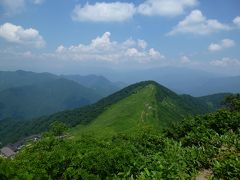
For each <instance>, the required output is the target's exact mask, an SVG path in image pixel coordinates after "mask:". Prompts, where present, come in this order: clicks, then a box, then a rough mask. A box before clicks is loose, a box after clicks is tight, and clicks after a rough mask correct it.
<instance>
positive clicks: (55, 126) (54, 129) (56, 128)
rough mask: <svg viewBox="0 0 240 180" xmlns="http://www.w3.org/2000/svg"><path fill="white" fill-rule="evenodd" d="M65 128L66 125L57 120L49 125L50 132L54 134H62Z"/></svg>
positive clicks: (66, 128)
mask: <svg viewBox="0 0 240 180" xmlns="http://www.w3.org/2000/svg"><path fill="white" fill-rule="evenodd" d="M67 130H68V127H67V125H66V124H64V123H62V122H59V121H55V122H53V123H52V124H51V125H50V132H51V133H52V134H53V135H54V136H62V135H63V134H64V133H65V132H66V131H67Z"/></svg>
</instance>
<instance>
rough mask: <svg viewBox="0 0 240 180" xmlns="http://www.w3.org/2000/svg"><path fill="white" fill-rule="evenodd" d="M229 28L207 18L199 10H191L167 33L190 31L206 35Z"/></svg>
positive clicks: (229, 28)
mask: <svg viewBox="0 0 240 180" xmlns="http://www.w3.org/2000/svg"><path fill="white" fill-rule="evenodd" d="M227 30H231V27H230V26H228V25H226V24H222V23H220V22H219V21H218V20H215V19H207V18H206V17H205V16H203V14H202V12H201V11H200V10H193V11H192V12H191V13H190V15H188V16H187V17H186V18H185V19H184V20H182V21H180V22H179V23H178V25H177V26H176V27H174V28H173V30H172V31H171V32H169V33H168V35H174V34H178V33H182V34H184V33H192V34H197V35H207V34H211V33H214V32H218V31H227Z"/></svg>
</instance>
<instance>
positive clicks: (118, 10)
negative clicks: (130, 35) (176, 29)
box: [72, 0, 198, 22]
mask: <svg viewBox="0 0 240 180" xmlns="http://www.w3.org/2000/svg"><path fill="white" fill-rule="evenodd" d="M197 4H198V0H146V1H144V2H143V3H141V4H139V5H138V6H137V5H136V4H133V3H127V2H120V1H117V2H96V3H95V4H89V3H86V4H85V5H81V4H78V5H76V6H75V8H74V9H73V11H72V19H73V20H75V21H92V22H113V21H115V22H121V21H126V20H129V19H131V18H132V17H133V16H134V15H137V14H141V15H146V16H177V15H180V14H183V13H184V11H185V9H186V8H190V7H194V6H196V5H197Z"/></svg>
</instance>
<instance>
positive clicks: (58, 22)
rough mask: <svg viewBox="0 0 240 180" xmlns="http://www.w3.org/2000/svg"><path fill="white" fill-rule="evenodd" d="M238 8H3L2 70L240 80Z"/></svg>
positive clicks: (42, 3) (234, 0) (18, 0)
mask: <svg viewBox="0 0 240 180" xmlns="http://www.w3.org/2000/svg"><path fill="white" fill-rule="evenodd" d="M239 8H240V1H239V0H227V1H226V0H211V1H209V0H136V1H127V0H124V1H112V0H105V1H95V0H93V1H90V0H89V1H85V0H0V57H1V58H0V70H17V69H25V70H32V71H49V72H53V73H81V70H83V69H84V71H85V72H88V71H89V72H91V73H92V72H94V69H118V70H126V69H128V70H134V69H144V68H156V67H164V66H174V67H186V68H192V69H201V70H205V71H208V72H214V73H224V74H227V75H239V74H240V51H239V50H240V45H239V43H240V11H239Z"/></svg>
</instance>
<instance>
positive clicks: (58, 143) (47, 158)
mask: <svg viewBox="0 0 240 180" xmlns="http://www.w3.org/2000/svg"><path fill="white" fill-rule="evenodd" d="M225 104H226V108H225V109H221V110H219V111H217V112H214V113H209V114H207V115H204V116H196V117H193V118H188V119H185V120H183V121H182V122H180V123H177V124H174V125H173V126H172V127H170V128H168V129H165V130H164V131H163V132H158V131H155V130H153V129H152V128H151V127H143V128H141V129H139V130H138V131H137V132H135V133H133V134H117V135H115V136H112V137H109V138H103V139H101V140H100V139H96V137H94V136H89V135H88V136H86V135H82V137H81V138H79V139H78V140H74V139H72V138H71V137H65V138H64V136H62V135H63V134H62V133H63V131H64V130H66V127H65V126H64V125H63V124H61V123H55V124H53V125H52V127H51V130H50V132H48V133H45V135H44V137H43V138H42V139H41V140H40V141H38V142H35V143H33V142H32V143H31V142H30V143H29V145H27V146H26V147H25V148H24V149H22V151H21V152H19V153H18V154H17V155H16V157H15V158H14V159H12V160H11V159H3V158H2V159H1V158H0V179H13V178H17V179H38V178H39V179H48V178H50V179H51V178H52V179H112V178H116V179H123V178H127V179H181V178H182V179H191V178H192V177H196V176H198V174H199V172H202V171H203V170H208V171H209V172H211V176H212V177H210V178H216V179H219V178H222V179H239V178H240V176H239V175H240V97H239V96H232V97H230V98H228V99H227V101H226V103H225Z"/></svg>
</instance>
